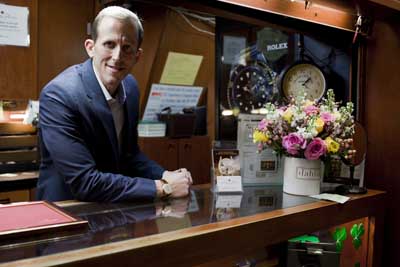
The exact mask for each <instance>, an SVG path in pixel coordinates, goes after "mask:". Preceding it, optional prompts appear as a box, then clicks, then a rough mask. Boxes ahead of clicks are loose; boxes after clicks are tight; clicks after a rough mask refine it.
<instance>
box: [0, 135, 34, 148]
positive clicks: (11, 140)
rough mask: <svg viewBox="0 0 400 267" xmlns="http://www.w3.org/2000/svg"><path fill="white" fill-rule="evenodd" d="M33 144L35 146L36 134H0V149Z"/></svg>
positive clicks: (31, 145)
mask: <svg viewBox="0 0 400 267" xmlns="http://www.w3.org/2000/svg"><path fill="white" fill-rule="evenodd" d="M35 146H37V136H36V135H14V136H0V149H7V148H18V147H35Z"/></svg>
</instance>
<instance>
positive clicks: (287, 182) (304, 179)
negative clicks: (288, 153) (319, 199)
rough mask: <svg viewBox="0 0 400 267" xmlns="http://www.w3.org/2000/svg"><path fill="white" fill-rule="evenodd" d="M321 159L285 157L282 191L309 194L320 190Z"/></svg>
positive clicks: (315, 193) (318, 192) (317, 192)
mask: <svg viewBox="0 0 400 267" xmlns="http://www.w3.org/2000/svg"><path fill="white" fill-rule="evenodd" d="M321 175H322V171H321V161H320V160H308V159H299V158H291V157H285V163H284V169H283V192H285V193H288V194H293V195H301V196H310V195H318V194H320V192H321V177H322V176H321Z"/></svg>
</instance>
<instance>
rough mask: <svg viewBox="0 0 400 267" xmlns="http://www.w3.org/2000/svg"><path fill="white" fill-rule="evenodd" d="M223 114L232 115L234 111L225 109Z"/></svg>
mask: <svg viewBox="0 0 400 267" xmlns="http://www.w3.org/2000/svg"><path fill="white" fill-rule="evenodd" d="M221 115H222V116H232V115H233V111H232V110H231V109H225V110H223V111H222V113H221Z"/></svg>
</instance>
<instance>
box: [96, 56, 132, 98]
mask: <svg viewBox="0 0 400 267" xmlns="http://www.w3.org/2000/svg"><path fill="white" fill-rule="evenodd" d="M92 66H93V71H94V75H95V76H96V79H97V82H98V83H99V84H100V88H101V91H102V92H103V94H104V97H105V98H106V101H107V102H108V101H110V100H114V98H113V97H112V96H111V95H110V93H109V92H108V90H107V88H106V87H105V86H104V84H103V82H102V81H101V80H100V78H99V75H98V73H97V71H96V68H95V67H94V63H93V61H92ZM117 90H118V91H117V95H116V97H115V99H116V100H117V101H118V103H119V104H121V105H122V104H124V103H125V100H126V93H125V88H124V82H123V81H122V82H121V85H120V86H118V89H117Z"/></svg>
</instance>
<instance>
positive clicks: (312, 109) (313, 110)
mask: <svg viewBox="0 0 400 267" xmlns="http://www.w3.org/2000/svg"><path fill="white" fill-rule="evenodd" d="M318 111H319V108H317V107H316V106H313V105H310V106H307V107H305V108H304V112H305V113H306V114H307V115H311V114H317V113H318Z"/></svg>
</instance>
